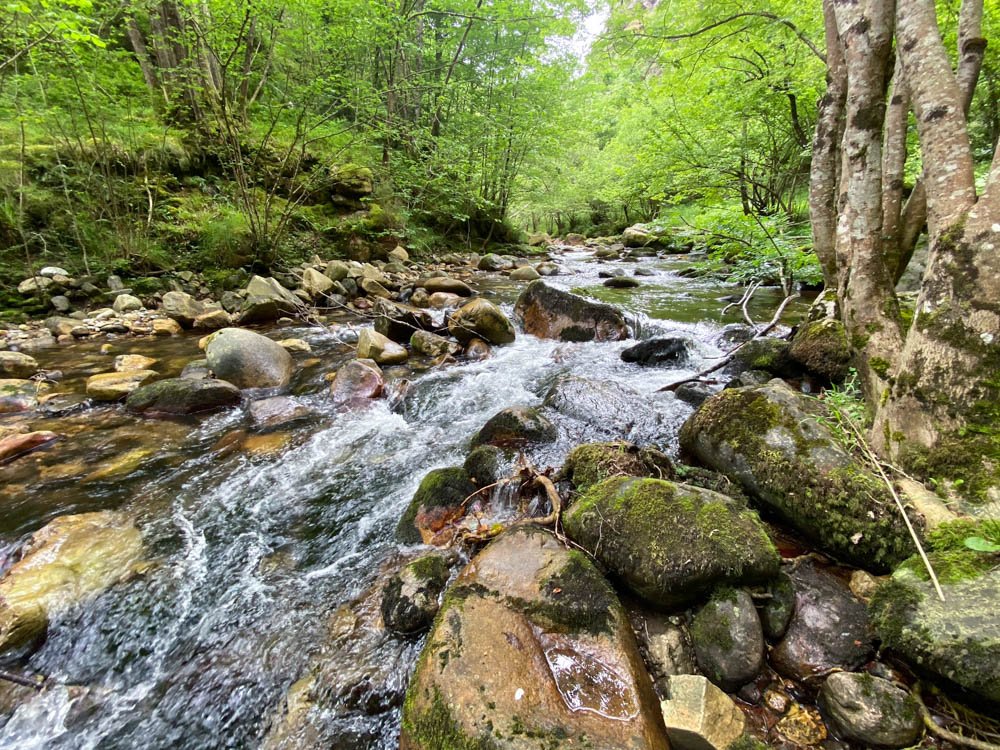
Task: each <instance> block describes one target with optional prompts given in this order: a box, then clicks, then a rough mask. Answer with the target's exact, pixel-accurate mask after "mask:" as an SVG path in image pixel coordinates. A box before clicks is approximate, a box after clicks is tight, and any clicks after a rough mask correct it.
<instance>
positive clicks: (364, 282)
mask: <svg viewBox="0 0 1000 750" xmlns="http://www.w3.org/2000/svg"><path fill="white" fill-rule="evenodd" d="M358 286H360V287H361V288H362V289H363V290H364V292H365V294H367V295H369V296H371V297H379V298H381V299H390V298H391V297H392V292H390V291H389V290H388V289H386V288H385V285H384V284H382V282H380V281H376V280H375V279H371V278H363V279H361V280H360V281H359V282H358Z"/></svg>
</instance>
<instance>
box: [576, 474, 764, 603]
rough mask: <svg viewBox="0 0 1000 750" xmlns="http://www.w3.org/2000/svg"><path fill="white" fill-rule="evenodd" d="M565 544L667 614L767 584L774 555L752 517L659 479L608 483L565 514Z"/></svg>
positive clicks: (725, 501) (713, 495)
mask: <svg viewBox="0 0 1000 750" xmlns="http://www.w3.org/2000/svg"><path fill="white" fill-rule="evenodd" d="M563 524H564V527H565V530H566V534H567V536H569V538H570V539H572V540H573V541H574V542H576V543H577V544H579V545H581V546H582V547H583V548H584V549H586V550H588V551H590V552H591V553H592V554H594V555H595V557H596V558H597V559H598V560H599V561H600V562H601V563H602V564H603V565H605V566H606V567H607V568H608V569H609V570H610V571H611V572H612V573H613V574H614V575H615V576H616V577H618V578H619V579H620V580H621V581H622V582H623V583H624V584H625V586H626V587H627V588H628V589H629V590H631V591H632V592H634V593H635V594H636V595H638V596H639V597H641V598H642V599H644V600H646V601H648V602H650V603H651V604H653V605H655V606H659V607H664V608H671V607H679V606H682V605H685V604H689V603H690V602H691V601H693V600H695V599H697V598H698V597H699V596H701V595H703V594H706V593H708V592H709V591H711V590H712V589H713V588H715V587H716V586H719V585H722V584H730V585H742V584H756V583H762V582H765V581H767V580H768V579H769V578H771V577H772V576H774V575H775V574H776V573H777V572H778V562H779V558H778V553H777V551H776V550H775V548H774V545H773V544H772V543H771V541H770V539H769V538H768V536H767V533H766V531H765V529H764V526H763V524H761V522H760V520H759V519H758V518H757V515H756V514H755V513H754V512H752V511H749V510H747V509H745V508H743V507H741V506H740V505H739V504H738V503H737V502H736V501H734V500H733V499H732V498H729V497H726V496H725V495H721V494H719V493H717V492H712V491H711V490H705V489H701V488H700V487H692V486H689V485H684V484H679V483H675V482H670V481H667V480H663V479H636V478H633V477H622V476H617V477H611V478H610V479H606V480H604V481H603V482H599V483H598V484H596V485H593V486H592V487H590V489H589V490H587V492H585V493H584V494H583V496H581V497H580V498H578V499H577V500H576V501H575V502H574V503H573V505H572V506H570V508H569V510H568V511H566V512H564V514H563Z"/></svg>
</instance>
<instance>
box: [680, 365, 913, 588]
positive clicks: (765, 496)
mask: <svg viewBox="0 0 1000 750" xmlns="http://www.w3.org/2000/svg"><path fill="white" fill-rule="evenodd" d="M825 409H826V407H825V406H824V404H823V403H822V402H820V401H819V400H817V399H815V398H810V397H809V396H805V395H803V394H801V393H798V392H796V391H795V390H793V389H792V388H791V387H789V386H788V385H787V384H785V383H783V382H781V381H778V380H772V381H771V382H769V383H767V384H766V385H761V386H750V387H746V388H735V389H731V390H724V391H723V392H722V393H719V394H718V395H716V396H713V397H712V398H710V399H708V400H707V401H706V402H705V403H704V404H702V406H701V408H700V409H698V411H696V412H695V413H694V414H693V415H692V416H691V417H690V418H689V419H688V420H687V422H686V423H685V424H684V426H683V427H682V429H681V433H680V441H681V447H682V449H683V450H684V451H686V452H687V453H688V454H689V455H691V456H694V457H695V458H697V459H698V460H699V461H700V462H701V463H702V464H704V465H705V466H707V467H709V468H711V469H714V470H716V471H718V472H721V473H723V474H725V475H726V476H728V477H729V478H730V479H732V480H733V481H734V482H737V483H738V484H740V485H741V486H742V487H743V489H744V490H745V491H746V492H747V494H748V495H750V496H751V497H752V498H754V499H755V500H757V501H758V502H759V503H761V504H762V505H763V506H765V507H766V508H767V509H768V510H770V511H771V512H773V513H775V514H776V515H777V516H779V517H780V518H781V519H782V520H784V521H785V522H786V523H787V524H789V525H790V526H792V527H793V528H795V529H797V530H798V531H799V532H800V533H802V534H803V535H805V536H806V537H808V538H809V539H810V540H812V541H813V542H815V543H816V544H817V545H819V546H820V547H822V548H823V549H824V550H826V551H827V552H829V553H831V554H833V555H836V556H837V557H840V558H842V559H843V560H845V561H848V562H851V563H853V564H856V565H857V566H859V567H863V568H868V569H870V570H875V571H884V570H887V569H888V568H890V567H891V566H892V565H893V564H895V563H898V562H901V561H902V560H904V559H905V558H906V557H908V556H909V555H911V554H912V553H913V551H914V549H913V541H912V540H911V538H910V536H909V533H908V532H907V530H906V526H905V524H904V522H903V519H902V518H901V517H900V515H899V511H898V510H897V509H896V506H895V503H894V502H893V500H892V497H891V495H890V494H889V492H888V491H887V489H886V488H885V486H884V483H883V482H882V481H881V480H880V479H879V478H878V477H876V476H874V475H873V474H872V473H871V472H870V471H869V470H868V469H867V468H866V467H864V466H863V465H861V464H860V463H859V462H858V461H857V460H856V459H855V458H854V457H853V456H852V455H851V454H850V453H849V452H848V450H847V449H846V448H845V447H844V446H843V445H842V444H841V443H840V442H838V440H837V439H836V437H834V435H833V434H832V432H831V431H830V429H829V427H828V426H827V422H826V421H825V420H827V419H829V418H828V417H827V416H826V414H827V412H826V411H825Z"/></svg>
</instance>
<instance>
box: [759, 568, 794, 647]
mask: <svg viewBox="0 0 1000 750" xmlns="http://www.w3.org/2000/svg"><path fill="white" fill-rule="evenodd" d="M767 595H768V597H769V598H768V599H766V600H765V601H764V603H763V604H762V605H761V608H760V624H761V625H762V626H763V628H764V635H765V636H767V637H768V638H770V639H771V640H772V641H776V640H778V639H780V638H781V637H782V636H783V635H784V634H785V633H786V632H787V631H788V625H789V623H790V622H791V621H792V615H793V614H795V582H794V581H792V578H791V576H789V575H788V574H787V573H785V572H781V573H779V574H778V575H777V576H776V577H775V578H774V579H772V580H771V582H770V583H769V584H768V586H767Z"/></svg>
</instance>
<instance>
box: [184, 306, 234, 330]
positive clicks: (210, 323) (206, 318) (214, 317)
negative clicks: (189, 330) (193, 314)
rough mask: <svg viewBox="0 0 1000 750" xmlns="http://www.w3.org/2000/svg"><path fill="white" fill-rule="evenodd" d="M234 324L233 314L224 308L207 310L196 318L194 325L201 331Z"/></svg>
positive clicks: (219, 328)
mask: <svg viewBox="0 0 1000 750" xmlns="http://www.w3.org/2000/svg"><path fill="white" fill-rule="evenodd" d="M232 324H233V316H232V315H230V314H229V313H228V312H226V311H225V310H222V309H215V310H206V311H205V312H203V313H202V314H201V315H199V316H198V317H197V318H195V319H194V324H193V327H194V328H195V329H197V330H199V331H218V330H221V329H223V328H228V327H229V326H231V325H232Z"/></svg>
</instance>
